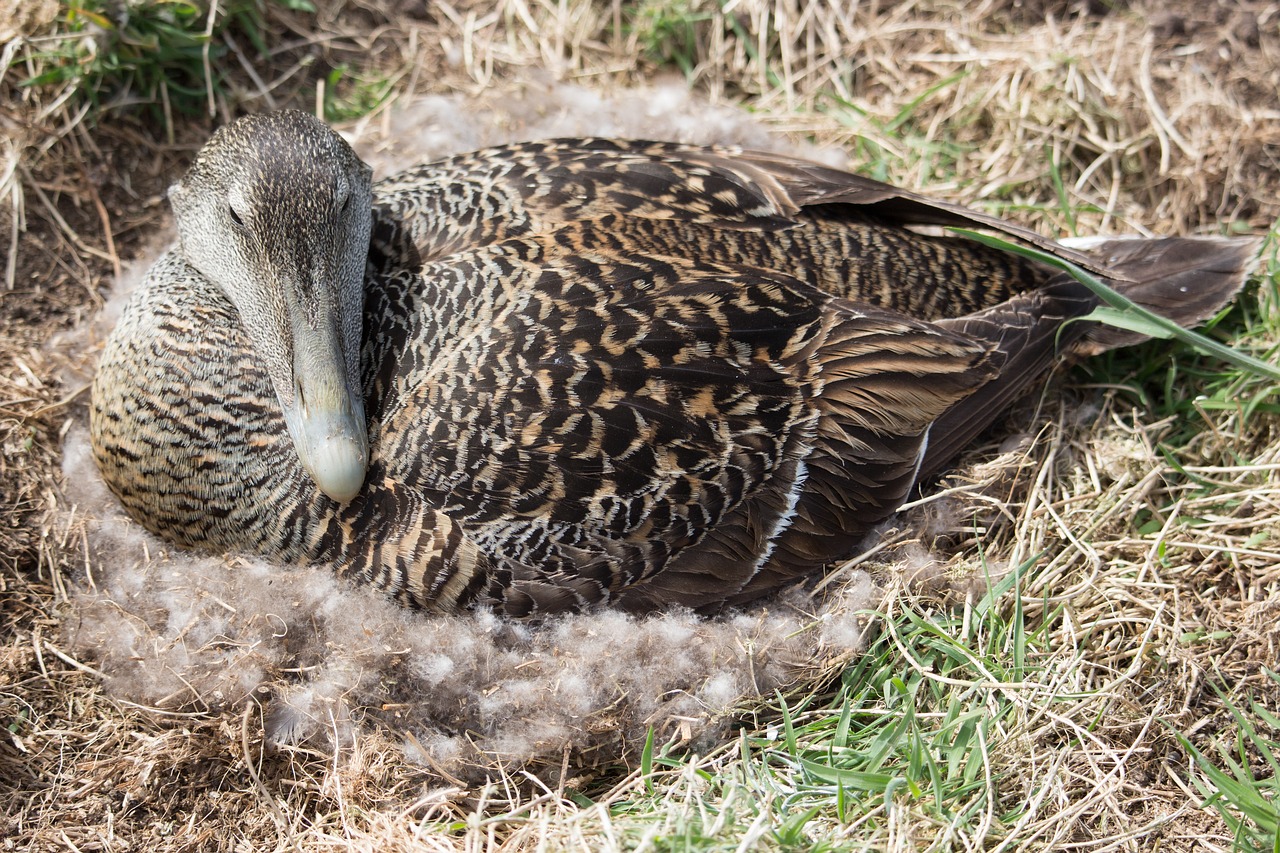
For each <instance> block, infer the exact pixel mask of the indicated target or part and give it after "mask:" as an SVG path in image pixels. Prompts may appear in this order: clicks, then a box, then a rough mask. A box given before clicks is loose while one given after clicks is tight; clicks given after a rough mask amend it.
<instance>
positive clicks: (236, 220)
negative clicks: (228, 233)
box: [227, 205, 246, 231]
mask: <svg viewBox="0 0 1280 853" xmlns="http://www.w3.org/2000/svg"><path fill="white" fill-rule="evenodd" d="M227 210H228V211H230V212H231V223H232V224H233V225H235V226H236V227H237V228H239V229H240V230H241V231H244V230H246V229H245V226H244V220H243V219H241V218H240V214H238V213H236V209H235V208H234V207H231V206H230V205H228V206H227Z"/></svg>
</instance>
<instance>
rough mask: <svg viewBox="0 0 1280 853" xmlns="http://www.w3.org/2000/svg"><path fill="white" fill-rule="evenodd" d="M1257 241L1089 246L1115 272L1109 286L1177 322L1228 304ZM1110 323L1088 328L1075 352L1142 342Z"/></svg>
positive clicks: (1190, 322) (1201, 317)
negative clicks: (1109, 324)
mask: <svg viewBox="0 0 1280 853" xmlns="http://www.w3.org/2000/svg"><path fill="white" fill-rule="evenodd" d="M1261 242H1262V241H1261V239H1259V238H1253V237H1247V238H1187V237H1182V238H1180V237H1168V238H1160V239H1153V240H1143V239H1123V238H1122V239H1114V240H1102V241H1098V242H1096V243H1094V244H1093V245H1091V246H1089V247H1088V250H1089V252H1090V254H1092V255H1093V256H1094V257H1096V258H1098V260H1099V262H1100V263H1102V264H1105V265H1106V266H1107V267H1108V268H1110V269H1112V270H1114V271H1115V273H1116V276H1115V281H1114V282H1112V285H1113V286H1114V287H1115V288H1116V289H1117V290H1119V291H1120V292H1121V293H1123V294H1124V295H1125V296H1127V297H1128V298H1130V299H1132V300H1133V301H1134V302H1136V303H1138V304H1139V305H1141V306H1142V307H1144V308H1147V309H1149V310H1151V311H1154V312H1155V313H1157V314H1159V315H1160V316H1162V317H1166V318H1168V319H1170V320H1172V321H1173V322H1175V323H1177V324H1178V325H1179V326H1183V327H1187V328H1190V327H1192V326H1195V325H1197V324H1199V323H1202V322H1204V321H1205V320H1207V319H1209V318H1210V317H1212V316H1213V315H1214V313H1216V312H1217V311H1218V310H1219V309H1220V308H1222V306H1223V305H1225V304H1227V302H1228V301H1230V300H1231V298H1232V297H1233V296H1235V294H1236V292H1237V291H1239V290H1240V287H1241V285H1243V284H1244V281H1245V278H1246V277H1247V276H1248V274H1249V272H1250V271H1251V270H1252V269H1253V266H1254V264H1255V262H1256V260H1257V256H1258V247H1259V246H1260V245H1261ZM1145 339H1146V337H1145V336H1144V335H1141V334H1138V333H1137V332H1131V331H1128V330H1125V329H1118V328H1115V327H1114V326H1103V325H1098V326H1094V327H1092V328H1091V329H1090V330H1089V332H1088V334H1086V335H1085V337H1084V339H1083V340H1082V341H1081V342H1080V344H1079V345H1078V347H1077V349H1076V352H1078V353H1080V354H1082V355H1095V354H1097V353H1100V352H1106V351H1107V350H1110V349H1115V348H1117V347H1122V346H1129V345H1131V344H1136V343H1139V342H1141V341H1143V340H1145Z"/></svg>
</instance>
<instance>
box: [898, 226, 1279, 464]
mask: <svg viewBox="0 0 1280 853" xmlns="http://www.w3.org/2000/svg"><path fill="white" fill-rule="evenodd" d="M1259 244H1260V241H1259V240H1257V239H1254V238H1239V239H1235V238H1232V239H1228V238H1199V239H1197V238H1158V239H1109V240H1101V241H1091V242H1090V243H1089V244H1087V246H1085V247H1084V248H1087V250H1088V251H1089V253H1090V254H1091V255H1092V256H1093V257H1095V258H1096V259H1097V261H1098V264H1099V266H1103V267H1105V268H1106V269H1107V270H1108V271H1109V272H1110V275H1109V276H1107V279H1108V280H1107V283H1108V284H1109V285H1110V286H1111V287H1113V288H1115V289H1116V290H1117V291H1119V292H1120V293H1122V294H1124V295H1125V296H1126V297H1128V298H1129V299H1131V300H1133V301H1134V302H1136V303H1137V304H1138V305H1141V306H1142V307H1144V308H1147V309H1149V310H1151V311H1154V312H1155V313H1157V314H1160V315H1161V316H1163V317H1166V318H1168V319H1170V320H1173V321H1174V322H1175V323H1177V324H1178V325H1180V326H1184V327H1191V326H1195V325H1196V324H1198V323H1201V322H1203V321H1204V320H1207V319H1208V318H1209V317H1211V316H1213V314H1214V313H1216V312H1217V311H1218V310H1220V309H1221V308H1222V306H1224V305H1226V304H1227V302H1229V301H1230V300H1231V298H1232V297H1233V296H1235V294H1236V292H1237V291H1239V290H1240V288H1241V286H1242V285H1243V284H1244V282H1245V279H1246V278H1247V276H1248V274H1249V272H1250V271H1251V270H1252V268H1253V266H1254V264H1255V262H1256V259H1257V254H1258V246H1259ZM1077 246H1078V247H1079V244H1077ZM1098 304H1099V299H1098V297H1097V296H1095V295H1094V294H1093V292H1092V291H1090V290H1089V289H1088V288H1086V287H1085V286H1084V285H1082V284H1080V283H1079V282H1077V281H1076V280H1075V279H1073V278H1071V277H1070V276H1068V275H1066V274H1065V273H1063V274H1061V275H1057V276H1054V277H1053V278H1052V279H1051V280H1050V281H1049V282H1048V283H1047V284H1046V285H1045V286H1044V287H1043V288H1042V289H1040V290H1037V291H1035V292H1033V293H1028V294H1025V295H1023V296H1019V297H1016V298H1014V299H1011V300H1009V301H1008V302H1005V303H1003V304H1001V305H997V306H995V307H993V308H989V309H987V310H985V311H980V312H978V313H975V314H970V315H967V316H965V317H959V318H955V319H951V320H941V321H938V325H940V326H944V327H946V328H948V329H951V330H955V331H959V332H962V333H964V334H967V335H971V336H972V337H974V338H977V339H979V340H982V341H985V342H987V343H988V344H990V345H991V346H992V348H993V349H995V350H996V351H997V352H1000V353H1003V354H1004V356H1005V361H1004V364H1003V366H1002V368H1001V370H1000V374H999V375H998V376H997V377H996V378H995V379H993V380H992V381H990V382H988V383H987V384H985V385H983V386H982V387H981V388H979V389H978V390H977V391H976V392H974V393H973V394H972V395H971V396H969V397H966V398H965V399H963V400H961V401H960V402H958V403H956V404H955V405H953V406H952V407H951V408H950V409H948V410H947V411H946V412H945V413H944V414H943V415H942V416H941V417H939V418H938V420H937V421H935V422H934V424H933V426H932V428H931V429H930V431H929V444H928V450H927V452H926V454H925V457H924V460H923V462H922V464H921V466H920V476H921V477H922V478H923V477H928V476H929V475H931V474H934V473H937V472H938V471H939V470H941V469H942V468H944V467H945V466H946V465H948V464H949V463H950V462H951V461H952V460H953V459H954V458H955V457H956V455H958V454H959V453H960V451H961V450H963V449H964V448H965V447H966V446H967V445H968V444H969V443H970V442H972V441H973V440H974V439H975V438H976V437H977V436H978V435H979V433H981V432H982V431H983V430H984V429H986V428H987V427H988V426H990V425H991V424H992V423H993V422H994V421H995V420H996V419H997V418H999V417H1001V416H1002V415H1003V413H1004V412H1005V410H1006V409H1007V408H1008V406H1009V405H1010V404H1011V403H1013V401H1014V400H1016V399H1017V398H1018V397H1019V396H1021V395H1022V394H1023V393H1025V392H1026V391H1027V390H1028V389H1029V388H1030V387H1032V386H1033V384H1034V383H1036V382H1038V381H1039V380H1040V378H1041V377H1042V376H1043V375H1044V373H1045V371H1047V370H1048V369H1049V368H1050V366H1051V365H1052V364H1053V362H1054V361H1055V360H1057V359H1058V358H1060V357H1062V356H1064V355H1065V356H1067V357H1072V356H1089V355H1096V354H1098V353H1101V352H1106V351H1107V350H1111V349H1115V348H1117V347H1122V346H1129V345H1132V344H1136V343H1140V342H1142V341H1144V340H1146V339H1147V336H1145V335H1142V334H1140V333H1137V332H1132V331H1129V330H1127V329H1119V328H1116V327H1114V326H1106V325H1102V324H1099V323H1068V324H1067V325H1065V326H1064V325H1063V323H1064V322H1066V321H1067V320H1072V319H1077V318H1080V317H1084V316H1086V315H1087V314H1089V313H1090V312H1091V311H1092V310H1093V309H1094V308H1095V307H1097V306H1098Z"/></svg>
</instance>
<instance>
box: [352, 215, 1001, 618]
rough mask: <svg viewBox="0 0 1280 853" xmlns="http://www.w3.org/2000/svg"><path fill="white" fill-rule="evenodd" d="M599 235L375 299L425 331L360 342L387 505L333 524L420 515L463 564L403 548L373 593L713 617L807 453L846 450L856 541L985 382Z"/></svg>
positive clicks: (819, 306)
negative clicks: (699, 612)
mask: <svg viewBox="0 0 1280 853" xmlns="http://www.w3.org/2000/svg"><path fill="white" fill-rule="evenodd" d="M613 224H614V223H613V221H612V220H611V219H610V218H609V217H604V218H601V219H599V220H588V221H585V222H578V223H572V224H569V225H565V226H561V227H560V228H557V229H554V230H552V231H550V232H547V233H545V234H534V235H528V236H525V237H520V238H514V239H509V240H506V241H503V242H501V243H498V244H495V245H493V246H489V247H485V248H482V249H475V250H472V251H470V252H463V253H457V254H455V255H453V256H451V257H450V258H448V259H447V260H445V261H439V262H435V263H429V264H426V265H425V266H424V267H423V269H422V271H421V273H420V275H419V276H418V277H417V278H418V279H419V280H418V282H417V283H416V284H414V285H413V286H405V287H399V286H397V283H396V282H395V281H388V282H384V283H382V285H381V286H377V287H371V288H370V292H369V294H368V296H367V299H368V300H369V301H370V302H369V304H368V305H367V306H366V314H367V315H368V316H373V317H387V318H404V317H410V318H416V321H415V322H416V323H417V325H416V326H414V325H413V324H412V323H411V324H410V326H409V327H408V328H407V329H406V328H403V327H397V328H394V329H392V328H388V329H387V330H381V331H380V330H370V331H371V332H372V334H368V335H366V338H367V340H370V341H371V342H373V343H370V344H367V346H370V347H374V349H372V350H370V351H367V352H366V353H365V363H366V364H376V365H379V366H380V367H379V370H378V371H377V374H376V375H375V376H373V377H371V383H372V384H371V387H369V388H368V389H367V394H366V396H367V397H368V398H369V399H371V400H375V401H377V403H376V406H377V408H376V409H374V410H371V415H372V418H371V420H372V422H373V423H374V425H375V426H374V428H373V431H372V434H371V446H372V448H373V452H374V455H375V457H376V461H377V464H378V465H380V466H381V467H380V468H379V470H378V472H377V473H371V476H370V477H369V481H368V482H369V483H370V484H377V483H378V482H379V478H382V481H383V482H385V483H386V484H388V487H389V490H380V489H379V488H377V487H376V486H375V487H374V488H372V489H368V490H367V491H369V492H371V493H372V494H370V495H367V496H363V497H358V498H357V499H356V500H355V501H353V502H352V506H351V508H350V511H349V514H350V517H349V518H348V519H347V521H346V522H345V523H348V524H350V525H352V529H361V528H360V527H359V526H358V525H360V524H363V525H364V527H363V529H361V534H360V536H361V537H362V538H364V539H370V538H380V539H384V540H385V541H394V540H395V537H394V536H392V537H386V536H382V535H379V536H377V537H373V536H371V533H370V530H369V523H370V522H369V521H368V520H367V518H364V516H369V515H377V516H379V517H384V518H393V519H394V518H401V519H403V518H406V517H408V516H413V517H415V518H417V517H419V516H420V515H421V513H422V508H423V507H432V508H434V509H435V510H436V511H438V513H439V514H441V515H442V516H444V517H447V519H448V523H447V525H452V526H451V527H450V530H455V529H456V532H455V533H451V534H449V535H448V536H445V537H444V539H445V540H448V539H449V538H450V536H453V537H454V538H456V540H457V544H456V546H455V547H454V550H455V551H457V552H458V554H462V553H463V552H465V553H466V554H471V555H473V556H467V557H465V558H463V557H459V556H457V555H455V554H454V553H452V552H450V550H449V549H448V548H444V549H441V547H440V546H439V541H441V540H439V539H438V537H434V538H433V537H427V538H428V539H429V540H430V542H429V543H428V544H430V545H431V547H430V548H429V549H428V552H427V553H425V554H423V555H417V556H411V557H406V556H405V555H404V554H403V553H400V550H399V548H398V546H397V547H394V548H391V549H390V550H388V551H387V553H388V554H393V553H394V555H395V560H397V561H399V563H400V564H402V565H403V566H405V567H406V569H407V570H408V571H411V572H417V573H418V576H417V577H414V578H409V577H405V576H403V573H401V574H400V576H396V573H395V572H388V571H387V570H386V569H385V568H375V569H372V570H371V572H370V574H371V575H372V576H377V577H385V578H386V579H387V580H386V582H385V583H383V585H385V586H391V587H394V588H395V589H397V590H402V589H410V590H413V591H415V594H417V595H420V596H422V597H423V600H419V601H416V602H415V603H418V604H421V605H427V606H437V607H455V606H458V605H462V604H466V603H469V602H468V601H467V600H463V599H464V597H465V596H473V599H472V600H479V601H489V602H491V603H495V604H499V605H501V606H503V607H504V608H505V609H506V610H507V612H509V613H512V614H513V615H528V614H529V613H533V612H539V611H540V610H545V609H563V607H564V606H566V605H567V606H573V607H580V606H585V605H589V604H592V603H595V602H598V601H605V600H616V599H618V598H620V597H621V598H625V599H626V601H627V603H631V604H637V606H639V605H640V604H643V602H645V601H647V600H649V599H650V598H652V600H654V601H657V600H666V601H672V600H674V601H683V602H685V603H687V604H690V605H694V606H699V605H701V604H703V603H705V602H704V599H705V601H711V600H713V599H715V598H716V597H717V596H718V598H719V599H720V600H723V599H724V598H725V597H726V595H728V594H731V593H733V592H734V591H736V590H738V589H740V588H742V587H743V586H744V585H746V584H747V583H748V582H749V581H750V579H751V577H753V576H754V575H755V574H756V573H757V572H758V571H759V570H760V569H761V567H762V566H763V565H764V564H765V563H766V561H767V559H768V557H769V555H770V553H771V552H772V550H773V547H774V543H775V542H776V541H777V540H778V538H779V537H780V536H781V535H782V534H784V533H785V531H786V530H787V528H788V527H789V526H790V525H791V523H792V521H793V518H794V514H795V509H796V505H797V500H798V499H799V497H800V495H801V493H802V492H803V491H804V489H805V483H806V481H807V479H808V477H809V468H808V464H809V463H808V460H809V459H810V458H811V456H812V452H813V448H814V447H815V445H817V444H824V445H826V444H830V443H832V442H836V441H838V442H840V443H841V448H842V450H841V452H842V454H843V456H842V459H841V460H840V462H839V464H840V465H841V466H846V467H847V468H848V469H849V471H851V472H853V473H852V474H851V475H849V474H846V477H845V480H846V481H845V482H844V483H843V484H842V485H843V491H842V498H841V501H842V505H843V506H844V507H847V508H848V509H849V512H848V513H847V517H844V518H841V519H838V522H839V523H840V524H842V525H843V529H845V530H847V531H850V532H851V534H852V533H853V531H854V528H855V527H856V528H857V529H858V531H859V532H858V533H857V534H854V535H860V532H861V531H865V529H866V528H867V527H868V526H869V525H870V524H874V523H875V522H877V521H879V520H881V519H883V518H884V517H886V516H887V515H888V514H889V513H891V512H893V511H894V509H896V507H897V505H898V504H899V503H900V502H901V500H902V498H903V496H904V495H905V494H906V493H907V491H908V490H909V489H910V487H911V485H912V483H913V482H914V478H915V471H916V468H917V467H918V465H919V463H920V459H921V457H922V453H923V448H924V446H925V444H926V436H927V430H928V426H929V424H930V423H932V421H933V420H934V419H936V418H937V417H938V416H939V415H940V414H941V413H942V412H944V411H946V410H947V408H948V407H950V406H951V405H953V404H954V403H955V402H957V401H958V400H960V399H962V398H963V397H965V396H967V395H968V394H970V393H972V392H973V391H974V390H976V389H977V388H978V387H980V386H981V385H982V384H983V383H985V382H986V381H988V380H989V379H990V378H991V377H992V376H993V375H994V373H995V371H996V369H997V368H998V363H997V361H996V360H995V359H993V357H992V355H991V350H990V347H988V346H987V345H985V344H982V343H977V342H974V341H973V340H971V339H969V338H968V337H967V336H965V335H963V334H957V333H954V332H950V331H947V330H945V329H942V328H940V327H938V326H936V325H934V324H930V323H926V322H922V321H918V320H915V319H912V318H909V317H906V316H905V315H901V314H898V313H896V312H891V311H883V310H879V309H874V308H870V307H868V306H860V305H857V304H855V303H852V302H849V301H847V300H843V299H840V298H837V297H832V296H830V295H829V294H826V293H823V292H822V291H820V290H818V289H817V288H815V287H813V286H812V285H809V284H808V283H806V282H803V281H801V280H799V279H797V278H795V277H792V276H789V275H786V274H784V273H778V272H771V271H768V270H762V269H758V268H754V267H745V266H740V265H733V264H722V263H715V262H709V261H702V260H699V259H698V258H697V257H696V253H690V254H693V255H695V256H694V257H689V256H684V257H676V256H656V255H653V254H650V253H647V252H643V253H642V252H629V251H627V250H625V249H623V248H619V247H616V246H614V245H613V244H612V238H611V236H610V235H611V234H612V225H613ZM396 322H397V323H398V322H399V321H398V320H397V321H396ZM442 324H444V325H445V326H447V328H444V327H443V326H442ZM388 500H390V501H391V503H390V504H388V503H387V501H388ZM362 519H363V520H362ZM447 525H446V523H445V522H440V521H433V522H432V525H430V526H431V527H432V529H443V528H444V527H445V526H447ZM393 526H395V527H400V528H404V529H414V530H416V529H419V528H421V526H422V525H421V524H420V523H418V522H414V523H399V522H397V523H396V524H395V525H393ZM414 536H415V538H416V537H417V536H418V534H417V533H415V534H414ZM354 538H355V537H354V536H347V535H343V536H337V537H335V541H342V542H351V541H353V539H354ZM424 541H425V540H424ZM845 545H846V540H844V539H841V540H840V543H839V547H840V548H842V549H843V548H844V547H845ZM694 546H697V547H694ZM385 547H386V546H385V545H384V548H385ZM474 554H479V555H482V557H481V558H480V559H476V558H475V557H474ZM689 555H696V556H689ZM824 556H825V557H826V558H827V559H832V558H835V557H837V556H843V554H838V553H827V554H825V555H824ZM357 562H358V561H357ZM464 564H465V565H464ZM811 568H812V567H811ZM658 578H665V580H663V581H661V582H660V583H659V581H658V580H657V579H658ZM642 589H652V590H655V591H657V593H658V596H659V597H658V598H653V597H652V596H650V595H649V594H648V593H646V592H639V591H638V590H642ZM449 595H455V596H458V598H457V599H450V600H445V599H442V596H444V597H445V598H447V596H449Z"/></svg>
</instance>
